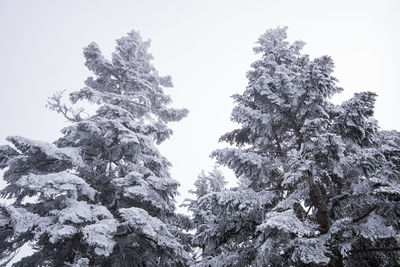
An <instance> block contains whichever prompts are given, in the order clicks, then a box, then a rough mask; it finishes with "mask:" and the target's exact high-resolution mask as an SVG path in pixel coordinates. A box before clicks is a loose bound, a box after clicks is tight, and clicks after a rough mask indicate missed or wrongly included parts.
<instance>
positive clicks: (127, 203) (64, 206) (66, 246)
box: [0, 31, 190, 266]
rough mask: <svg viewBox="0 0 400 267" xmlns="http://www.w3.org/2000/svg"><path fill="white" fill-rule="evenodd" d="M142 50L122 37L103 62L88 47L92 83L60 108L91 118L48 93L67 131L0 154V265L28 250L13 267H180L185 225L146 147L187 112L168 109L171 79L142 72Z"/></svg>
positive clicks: (144, 46)
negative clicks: (91, 109) (0, 181)
mask: <svg viewBox="0 0 400 267" xmlns="http://www.w3.org/2000/svg"><path fill="white" fill-rule="evenodd" d="M149 44H150V42H149V41H143V40H142V39H141V37H140V35H139V33H138V32H135V31H132V32H130V33H128V35H127V36H125V37H122V38H121V39H118V40H117V45H116V50H115V52H114V53H113V54H112V59H111V61H110V60H107V59H105V58H104V57H103V55H102V53H101V51H100V49H99V47H98V46H97V44H95V43H91V44H90V45H89V46H87V47H86V48H84V50H83V53H84V57H85V65H86V66H87V67H88V69H89V70H90V71H91V72H93V74H94V77H89V78H87V80H86V81H85V87H84V88H82V89H81V90H79V91H76V92H73V93H71V94H70V100H71V101H72V102H73V103H76V102H78V101H80V100H87V101H89V102H91V103H93V104H95V105H96V107H97V111H96V112H95V114H93V115H90V116H89V115H87V116H86V117H84V116H83V114H84V112H83V110H74V109H72V108H70V107H68V106H66V105H65V104H62V102H61V94H55V95H54V96H53V97H51V98H50V99H49V107H50V108H51V109H53V110H55V111H57V112H59V113H62V114H63V115H64V116H65V117H66V118H67V119H69V120H70V121H71V122H72V123H71V125H70V126H68V127H66V128H64V129H63V130H62V133H63V136H62V137H61V138H60V139H58V140H57V141H56V142H55V143H54V144H49V143H46V142H39V141H34V140H30V139H27V138H23V137H17V136H13V137H9V138H8V141H10V142H11V143H12V144H13V145H14V147H11V146H2V147H0V167H1V168H6V171H5V173H4V177H3V178H4V180H5V181H6V182H7V186H6V188H5V189H4V190H2V191H1V195H2V196H3V197H7V198H12V199H15V201H14V202H13V204H11V205H10V206H7V207H2V208H1V213H0V216H1V217H0V237H1V239H2V242H1V244H0V253H1V254H0V257H1V259H2V260H4V261H6V260H8V259H9V258H10V257H12V256H13V253H15V251H16V250H18V249H19V248H20V247H21V246H22V245H24V244H31V246H32V247H33V254H32V255H31V256H28V257H26V258H23V259H22V260H21V261H20V262H19V263H17V264H16V265H17V266H64V265H70V266H186V265H188V264H190V257H189V254H188V253H187V252H186V251H185V247H184V246H183V245H182V244H181V243H180V240H181V239H182V238H183V237H184V234H183V233H180V228H181V226H182V227H183V224H180V223H181V222H184V221H185V218H184V217H183V216H178V215H176V214H175V213H174V210H175V204H174V199H173V198H174V196H175V195H176V194H177V187H178V182H177V181H176V180H174V179H172V178H171V177H170V173H169V167H170V165H171V164H170V163H169V162H168V160H167V159H166V158H165V157H163V156H162V155H161V154H160V152H159V151H158V149H157V147H156V146H155V143H157V144H159V143H161V142H163V141H164V140H165V139H167V138H169V137H170V135H171V134H172V131H171V130H170V129H169V128H168V126H167V123H168V122H171V121H179V120H181V119H182V118H183V117H184V116H186V114H187V110H185V109H173V108H169V107H168V104H170V103H171V98H170V97H169V96H168V95H166V94H165V93H164V88H167V87H172V82H171V78H170V77H169V76H166V77H164V76H159V74H158V73H157V71H156V69H155V68H154V66H153V65H152V64H151V59H152V56H151V54H149V53H148V47H149ZM3 240H4V241H3Z"/></svg>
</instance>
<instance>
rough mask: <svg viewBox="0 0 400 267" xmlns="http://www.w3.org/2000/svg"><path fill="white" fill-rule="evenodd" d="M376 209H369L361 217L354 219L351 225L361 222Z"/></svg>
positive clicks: (374, 207)
mask: <svg viewBox="0 0 400 267" xmlns="http://www.w3.org/2000/svg"><path fill="white" fill-rule="evenodd" d="M376 208H377V205H375V206H373V207H372V208H371V209H369V210H368V211H367V212H366V213H365V214H363V215H361V216H360V217H358V218H354V219H353V223H357V222H359V221H361V220H362V219H364V218H365V217H367V216H368V215H369V214H370V213H371V212H373V211H374V210H375V209H376Z"/></svg>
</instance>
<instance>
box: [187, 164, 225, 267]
mask: <svg viewBox="0 0 400 267" xmlns="http://www.w3.org/2000/svg"><path fill="white" fill-rule="evenodd" d="M226 184H227V182H226V180H225V177H224V175H223V174H222V172H221V171H220V170H219V169H218V166H217V165H214V168H213V170H212V171H210V172H208V174H206V173H205V172H204V170H202V171H201V173H200V174H199V176H198V177H197V179H196V181H195V182H194V187H195V190H190V191H189V193H191V194H193V195H195V199H185V201H184V203H183V204H182V205H181V206H183V207H187V209H188V211H189V212H191V214H192V217H193V220H192V224H191V225H192V228H191V230H193V229H194V230H196V234H195V237H196V238H191V239H190V244H191V247H192V249H194V250H193V257H194V260H195V261H198V260H199V257H202V254H204V251H203V250H204V248H205V246H204V244H203V242H202V241H199V240H197V239H198V236H199V234H200V233H201V232H202V231H203V229H204V226H205V225H207V224H209V223H210V221H209V219H210V214H212V212H213V211H212V208H211V207H209V206H207V205H204V204H203V203H202V200H203V199H204V198H205V199H207V198H208V197H209V195H212V194H213V193H215V192H222V191H224V190H226V188H225V186H226ZM215 207H218V205H215ZM200 239H201V237H200ZM195 248H198V249H195ZM199 252H200V253H199Z"/></svg>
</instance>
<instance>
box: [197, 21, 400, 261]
mask: <svg viewBox="0 0 400 267" xmlns="http://www.w3.org/2000/svg"><path fill="white" fill-rule="evenodd" d="M286 37H287V36H286V28H277V29H273V30H268V31H267V32H266V33H265V34H263V35H262V36H261V37H260V38H259V40H258V46H257V47H256V48H255V49H254V50H255V52H256V53H258V54H261V59H259V60H257V61H255V62H254V63H253V64H252V66H251V67H252V69H251V70H250V71H249V72H248V73H247V78H248V86H247V88H246V90H245V91H244V93H243V94H241V95H235V96H234V99H235V101H236V106H235V108H234V109H233V111H232V117H231V118H232V120H233V121H234V122H236V123H239V124H240V127H239V128H238V129H236V130H233V131H231V132H229V133H227V134H225V135H223V136H222V137H221V141H226V142H228V143H230V144H231V145H235V146H236V147H233V148H225V149H219V150H216V151H215V152H213V157H214V158H216V159H217V161H218V162H219V163H220V164H223V165H225V166H228V167H229V168H231V169H232V170H233V171H234V172H235V174H236V176H237V177H239V178H240V180H241V181H242V182H241V185H240V186H239V187H238V188H235V189H234V190H226V191H223V192H215V193H213V194H208V195H205V196H203V197H202V198H201V205H200V206H201V207H202V209H203V210H208V211H209V213H208V214H207V216H208V217H207V221H208V223H207V224H203V225H202V228H201V229H198V231H197V234H196V236H195V240H198V241H199V242H200V243H201V244H200V245H201V246H203V247H204V250H203V257H202V261H201V262H200V263H199V264H198V266H250V265H251V266H302V265H311V266H313V265H321V266H323V265H330V266H354V265H362V266H393V265H399V264H400V254H399V251H400V244H399V242H400V239H399V237H400V225H399V221H400V220H399V219H400V213H399V204H398V203H399V200H400V190H399V189H400V172H399V166H400V161H399V159H400V142H399V141H400V133H399V132H396V131H391V132H385V131H379V130H378V126H377V122H376V121H375V120H374V119H373V109H374V102H375V97H376V95H375V94H374V93H371V92H364V93H357V94H355V95H354V97H353V98H352V99H350V100H348V101H346V102H344V103H343V104H341V105H334V104H332V103H331V102H329V98H330V97H331V96H332V95H334V94H335V93H338V92H341V91H342V89H341V88H340V87H338V86H337V80H336V79H335V78H334V77H333V76H332V72H333V68H334V65H333V61H332V59H331V58H330V57H328V56H322V57H320V58H316V59H314V60H311V59H310V58H309V56H308V55H306V54H302V53H301V49H302V47H303V46H304V43H303V42H300V41H296V42H294V43H292V44H290V43H289V42H287V41H286Z"/></svg>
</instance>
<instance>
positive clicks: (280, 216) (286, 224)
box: [257, 210, 316, 237]
mask: <svg viewBox="0 0 400 267" xmlns="http://www.w3.org/2000/svg"><path fill="white" fill-rule="evenodd" d="M269 229H278V230H280V231H284V232H287V233H291V234H295V235H296V236H299V237H303V236H311V235H314V234H315V232H316V225H313V224H311V223H309V222H302V221H300V220H299V219H298V218H297V217H296V215H295V214H294V212H293V211H292V210H287V211H284V212H269V213H268V214H267V215H266V218H265V220H264V222H263V223H262V224H260V225H259V226H258V227H257V230H258V231H261V232H265V231H268V230H269Z"/></svg>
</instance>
